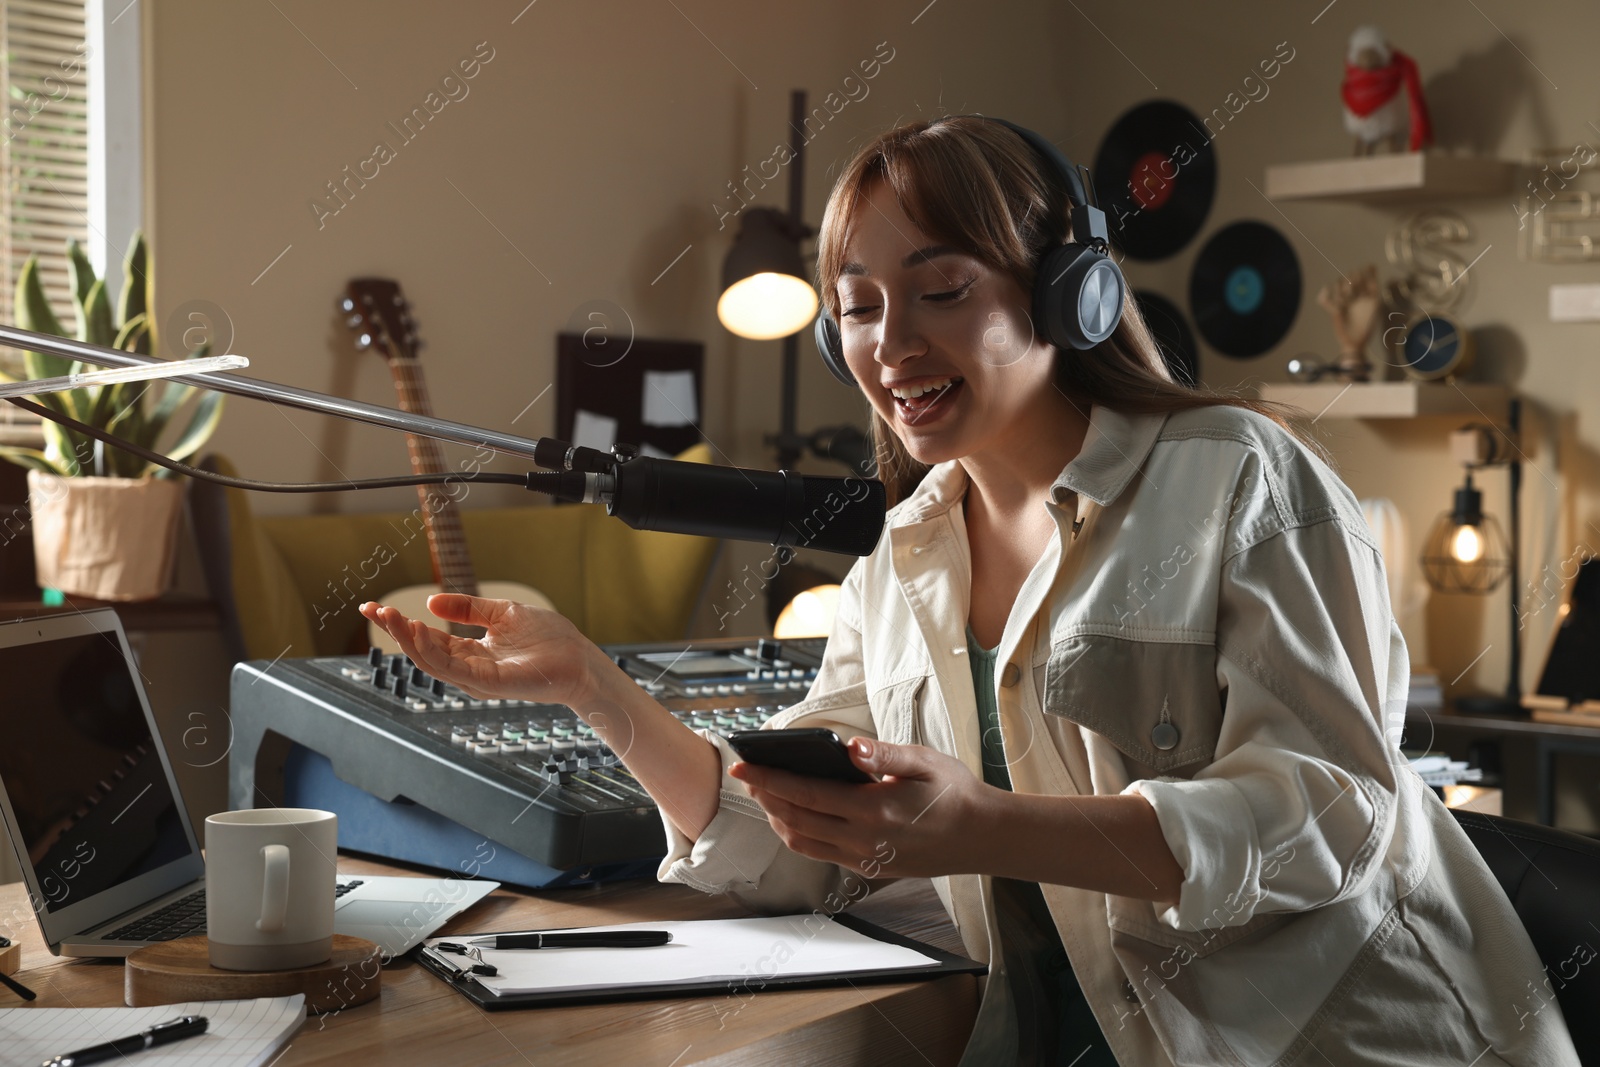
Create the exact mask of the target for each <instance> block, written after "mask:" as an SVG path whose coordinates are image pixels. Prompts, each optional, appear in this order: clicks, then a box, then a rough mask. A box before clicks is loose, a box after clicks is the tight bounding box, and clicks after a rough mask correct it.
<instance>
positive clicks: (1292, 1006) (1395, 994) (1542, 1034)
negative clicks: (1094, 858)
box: [660, 406, 1577, 1067]
mask: <svg viewBox="0 0 1600 1067" xmlns="http://www.w3.org/2000/svg"><path fill="white" fill-rule="evenodd" d="M965 489H966V477H965V474H964V472H963V471H962V469H961V468H960V466H959V465H957V464H955V463H947V464H942V465H940V466H938V467H936V468H935V469H934V470H933V471H931V472H930V473H929V475H928V477H927V478H926V479H925V480H924V482H923V483H922V485H921V486H920V487H919V488H918V489H917V490H916V491H915V492H914V493H913V494H912V495H911V496H910V497H909V498H908V499H907V500H905V501H904V502H902V503H901V504H900V505H899V506H898V507H896V508H895V509H894V510H893V511H892V512H891V514H890V520H889V523H888V528H887V529H886V531H885V533H884V539H883V542H882V543H880V545H879V546H878V548H877V550H876V551H875V552H874V553H873V554H872V555H871V556H869V557H867V558H865V559H863V560H861V561H860V562H859V563H858V564H857V565H856V566H855V567H854V568H853V569H852V570H851V572H850V574H849V576H848V577H847V578H846V580H845V583H844V592H843V595H842V597H841V602H840V607H839V615H838V619H837V622H836V624H835V627H834V631H833V634H832V636H831V637H830V638H829V641H828V646H827V655H826V661H825V663H824V665H823V667H822V669H821V672H820V673H819V675H818V677H817V680H816V683H815V684H814V685H813V687H812V689H811V692H810V694H809V695H808V697H807V698H806V699H805V700H804V701H802V702H801V703H799V704H796V705H794V706H793V707H791V708H789V709H788V710H787V711H785V712H784V713H782V714H781V715H779V716H777V717H776V718H774V719H773V720H772V721H771V722H770V723H768V726H770V727H789V726H827V727H830V728H832V729H834V730H835V731H837V732H838V733H839V735H840V736H841V737H846V738H848V737H851V736H854V735H866V736H872V737H879V738H883V739H885V740H888V741H893V742H899V743H914V744H923V745H929V746H932V747H933V748H936V749H938V750H940V751H942V752H946V753H950V754H953V755H955V756H956V757H957V758H959V759H960V760H962V761H963V762H964V763H966V765H967V766H968V767H969V768H971V770H972V772H973V773H974V774H975V775H981V767H980V762H979V761H980V759H981V758H982V757H981V749H980V741H979V733H978V718H977V709H976V702H975V698H974V694H973V689H972V678H971V673H970V670H969V665H968V662H967V658H966V640H965V627H966V620H967V613H968V596H969V591H970V588H971V570H970V554H969V549H968V544H967V538H966V526H965V523H964V522H963V520H962V510H961V501H962V497H963V494H964V493H965ZM1044 506H1045V507H1047V508H1049V510H1050V512H1051V514H1052V515H1053V516H1054V517H1055V518H1056V520H1057V525H1058V529H1059V536H1058V537H1057V538H1056V540H1055V541H1054V542H1053V543H1052V545H1051V546H1050V547H1049V549H1047V551H1046V552H1045V553H1044V555H1043V557H1041V559H1040V560H1039V563H1038V564H1037V565H1036V566H1035V568H1034V569H1033V571H1032V573H1031V574H1030V575H1029V577H1028V579H1027V581H1026V582H1025V583H1024V585H1023V587H1022V590H1021V592H1020V593H1019V595H1018V597H1017V601H1016V604H1015V606H1014V608H1013V610H1012V613H1011V616H1010V618H1009V620H1008V622H1007V624H1006V628H1005V634H1004V637H1003V638H1002V640H1001V643H1000V647H999V658H998V660H997V663H998V664H1000V665H1001V666H1000V667H999V668H998V669H997V671H996V675H997V696H998V706H999V711H1000V718H1001V732H1002V735H1003V738H1004V743H1005V750H1006V754H1007V762H1008V764H1009V766H1010V772H1011V780H1012V783H1013V786H1014V788H1015V789H1016V790H1017V791H1018V792H1031V793H1041V794H1057V795H1088V794H1098V795H1111V794H1118V793H1127V792H1137V793H1139V794H1141V795H1142V796H1144V797H1145V798H1146V799H1147V800H1149V802H1150V803H1151V804H1152V805H1153V806H1154V808H1155V810H1156V814H1157V816H1158V818H1159V821H1160V824H1161V829H1162V832H1163V834H1164V835H1165V837H1166V840H1167V843H1168V845H1169V846H1170V847H1171V849H1172V853H1173V855H1174V856H1175V857H1176V858H1177V860H1178V863H1179V864H1180V865H1181V866H1182V868H1183V871H1184V882H1183V885H1182V889H1181V896H1180V898H1179V900H1178V903H1177V905H1176V907H1173V908H1168V909H1164V910H1163V909H1159V908H1158V907H1157V906H1155V905H1153V904H1151V903H1149V902H1146V901H1140V900H1134V899H1129V898H1124V897H1115V896H1107V895H1106V894H1102V893H1093V892H1089V891H1086V890H1081V889H1071V888H1066V887H1062V886H1050V885H1046V886H1044V887H1043V892H1044V896H1045V899H1046V901H1047V902H1048V904H1049V907H1050V912H1051V915H1052V916H1053V917H1054V919H1055V922H1056V927H1057V929H1058V930H1059V931H1060V934H1061V940H1062V944H1063V945H1064V946H1065V948H1066V950H1067V953H1068V955H1069V956H1070V958H1071V960H1072V966H1073V968H1074V970H1075V971H1076V973H1077V975H1078V979H1079V982H1080V983H1081V984H1082V986H1083V989H1084V992H1085V994H1086V995H1087V997H1088V999H1089V1002H1090V1004H1091V1005H1092V1007H1093V1008H1094V1011H1095V1015H1096V1017H1097V1018H1098V1019H1099V1022H1100V1026H1101V1028H1102V1030H1103V1031H1104V1032H1105V1035H1106V1037H1107V1039H1108V1040H1109V1041H1110V1043H1111V1047H1112V1049H1113V1051H1114V1052H1115V1053H1116V1055H1117V1057H1118V1059H1119V1060H1120V1062H1122V1063H1124V1064H1128V1065H1139V1067H1146V1065H1161V1064H1182V1065H1187V1064H1252V1065H1254V1064H1302V1063H1303V1064H1329V1063H1332V1064H1336V1065H1339V1067H1343V1065H1345V1064H1380V1063H1381V1064H1396V1063H1404V1064H1410V1065H1417V1064H1453V1065H1456V1067H1466V1065H1468V1064H1472V1065H1474V1067H1485V1065H1488V1064H1500V1063H1512V1064H1519V1065H1522V1064H1526V1065H1530V1067H1531V1065H1538V1067H1559V1065H1568V1064H1571V1065H1576V1064H1577V1057H1576V1056H1575V1054H1574V1053H1573V1051H1572V1047H1571V1041H1570V1039H1569V1037H1568V1035H1567V1031H1566V1026H1565V1023H1564V1022H1563V1020H1562V1018H1561V1015H1560V1011H1559V1008H1558V1007H1557V1006H1556V1005H1555V1004H1554V1003H1553V1002H1550V1003H1548V1004H1547V1001H1546V998H1542V997H1540V996H1539V995H1537V994H1538V991H1541V990H1542V989H1543V987H1544V974H1543V971H1542V969H1541V966H1540V962H1539V960H1538V958H1537V956H1536V955H1535V953H1534V950H1533V946H1532V944H1531V943H1530V942H1529V940H1528V938H1527V935H1526V934H1525V932H1524V931H1523V929H1522V926H1521V924H1520V923H1519V922H1518V920H1517V918H1516V915H1515V913H1514V912H1513V911H1512V909H1511V906H1510V903H1509V902H1508V901H1507V900H1506V898H1505V895H1504V894H1503V893H1502V892H1501V890H1500V888H1499V886H1498V885H1497V884H1496V883H1495V881H1494V879H1493V877H1492V875H1491V874H1490V873H1489V871H1488V869H1487V868H1486V867H1485V866H1484V864H1483V862H1482V861H1481V859H1480V858H1479V856H1478V854H1477V852H1476V850H1475V849H1474V848H1473V846H1472V844H1471V842H1470V841H1469V840H1468V839H1467V837H1466V836H1465V834H1464V833H1463V832H1462V831H1461V830H1460V828H1459V827H1458V826H1457V825H1456V824H1455V822H1454V819H1453V818H1452V817H1451V815H1450V814H1449V813H1448V811H1447V810H1446V809H1445V808H1444V806H1443V805H1442V804H1441V803H1440V802H1439V801H1438V799H1437V798H1436V797H1435V796H1434V794H1433V793H1432V792H1431V791H1430V790H1429V789H1427V788H1426V787H1425V786H1424V785H1423V784H1422V782H1421V780H1420V779H1419V778H1418V777H1417V776H1416V775H1415V774H1414V773H1412V772H1411V771H1410V769H1409V768H1408V767H1407V766H1406V764H1405V762H1404V760H1403V759H1402V758H1401V757H1400V756H1399V755H1398V753H1397V751H1396V742H1397V741H1398V738H1399V733H1400V729H1401V725H1402V723H1403V721H1404V717H1405V703H1406V693H1407V687H1408V685H1409V676H1410V668H1409V660H1408V657H1407V654H1406V647H1405V643H1404V641H1403V639H1402V638H1401V635H1400V630H1399V628H1398V626H1397V625H1396V624H1395V622H1394V618H1393V615H1392V613H1391V611H1390V607H1389V600H1388V590H1387V586H1386V584H1385V579H1384V572H1383V563H1382V559H1381V557H1380V556H1379V553H1378V549H1377V547H1376V546H1375V544H1374V543H1373V540H1372V537H1371V535H1370V533H1369V531H1368V528H1367V526H1366V523H1365V521H1364V520H1363V518H1362V515H1361V510H1360V508H1359V507H1358V505H1357V503H1356V501H1355V498H1354V497H1353V495H1352V494H1351V492H1350V490H1349V489H1348V488H1347V487H1346V486H1345V485H1344V483H1343V482H1341V481H1340V480H1339V479H1338V477H1337V476H1336V475H1335V474H1334V473H1333V472H1332V471H1330V470H1329V469H1328V467H1327V466H1326V465H1325V464H1323V463H1322V462H1321V461H1319V460H1317V459H1316V458H1315V457H1314V456H1312V455H1311V454H1310V453H1309V452H1308V451H1307V450H1306V449H1305V448H1304V447H1303V446H1302V445H1300V443H1299V442H1297V441H1296V440H1294V438H1292V437H1291V436H1290V435H1289V434H1287V433H1285V432H1284V431H1283V430H1282V429H1281V428H1280V427H1279V426H1277V424H1275V423H1273V422H1272V421H1271V420H1269V419H1266V418H1264V417H1261V416H1258V415H1256V414H1254V413H1252V412H1249V411H1245V410H1241V409H1237V408H1231V407H1225V406H1217V407H1209V408H1204V409H1200V410H1196V411H1190V412H1183V413H1178V414H1173V415H1171V416H1165V415H1123V414H1119V413H1117V412H1114V411H1111V410H1109V409H1107V408H1105V407H1101V406H1097V407H1095V408H1094V409H1093V411H1092V413H1091V419H1090V428H1089V432H1088V436H1087V438H1086V439H1085V441H1084V445H1083V448H1082V450H1081V452H1080V454H1079V455H1078V456H1077V458H1075V459H1074V460H1073V461H1072V462H1071V463H1070V464H1068V465H1067V467H1066V469H1065V470H1063V471H1062V473H1061V476H1060V477H1059V478H1058V479H1057V480H1056V483H1055V485H1054V486H1053V487H1052V489H1051V491H1050V500H1049V501H1048V502H1046V503H1044ZM708 736H710V737H711V739H712V740H713V742H714V743H716V744H717V745H718V748H719V749H720V750H721V752H722V756H723V760H724V767H725V768H726V767H727V766H728V765H730V764H731V763H732V762H733V761H734V760H735V758H736V757H735V756H734V754H733V753H732V751H731V750H729V749H728V748H727V746H726V743H725V742H722V741H720V740H719V739H717V738H716V737H715V736H714V735H708ZM721 797H722V803H721V808H720V810H719V812H718V814H717V815H716V817H715V818H714V819H713V821H712V822H711V824H710V825H709V826H708V827H707V828H706V831H705V832H704V833H703V834H702V835H701V836H700V838H699V840H698V841H697V842H694V843H693V844H692V845H691V843H690V842H689V841H688V840H687V839H686V838H684V837H683V836H682V835H681V834H678V833H677V832H676V831H675V830H674V829H673V827H672V824H671V823H670V822H668V823H666V826H667V833H668V836H669V839H670V848H671V852H670V854H669V855H668V856H667V858H666V859H665V860H664V861H663V863H662V865H661V870H660V877H661V879H662V880H664V881H676V882H683V883H685V884H688V885H692V886H695V887H696V888H699V889H702V890H704V891H707V892H713V893H717V892H732V893H734V894H736V895H737V896H738V897H740V898H741V899H742V900H744V901H745V902H747V903H748V904H749V905H751V906H752V907H755V908H757V909H758V910H763V911H799V910H811V909H815V910H819V911H822V912H824V913H832V912H836V911H838V910H841V909H842V908H844V907H846V906H848V905H849V904H850V903H851V902H852V901H855V900H859V899H861V897H862V896H863V895H864V894H865V893H866V891H867V887H866V884H865V881H864V878H863V875H865V876H869V877H870V876H874V875H876V874H878V873H879V872H878V871H877V870H875V869H868V870H866V871H846V870H843V869H841V868H838V867H835V866H833V865H831V864H823V863H819V862H816V861H813V860H809V859H805V858H803V857H800V856H798V855H796V854H794V853H791V852H789V851H788V850H787V849H786V848H784V847H783V846H782V844H781V843H780V842H779V840H778V839H777V837H776V835H775V834H774V833H773V832H772V830H771V828H770V827H769V826H768V825H767V823H766V821H765V819H764V817H763V816H762V813H761V811H760V809H759V808H758V807H757V806H756V805H755V804H754V802H752V801H751V800H750V798H749V796H748V794H747V793H746V792H745V791H744V788H743V786H742V785H741V784H740V783H739V782H738V781H737V780H735V779H733V778H729V777H726V775H725V776H724V781H723V785H722V794H721ZM891 844H892V842H891ZM1039 846H1040V847H1041V848H1044V847H1048V846H1049V842H1044V841H1041V842H1039ZM890 873H892V871H891V872H890ZM934 884H935V886H936V888H937V890H938V892H939V895H940V898H941V899H942V900H943V902H944V904H945V907H946V909H947V910H948V911H949V913H950V916H951V918H952V919H953V921H954V922H955V924H956V926H957V927H958V928H959V930H960V933H961V937H962V939H963V942H964V943H965V945H966V948H967V951H968V952H969V953H970V954H971V955H972V956H973V957H974V958H975V959H979V960H985V961H987V960H989V959H990V958H991V957H992V956H996V955H997V954H996V953H994V952H993V951H992V946H991V931H992V929H993V926H994V911H993V904H992V900H991V897H990V880H989V878H987V877H982V876H977V875H957V876H951V877H948V878H938V879H935V880H934ZM996 977H999V978H1000V979H1001V980H999V981H996V980H995V979H994V978H991V980H990V981H989V982H988V983H987V987H986V995H985V1002H984V1006H983V1008H982V1009H981V1010H980V1016H979V1025H978V1029H977V1033H976V1034H975V1036H974V1044H975V1045H976V1044H978V1043H980V1042H981V1041H983V1040H984V1039H985V1034H986V1032H988V1031H989V1030H991V1029H992V1028H993V1026H994V1025H996V1020H997V1019H999V1018H1002V1017H1003V1016H1004V1015H1005V1014H1006V1013H1005V1011H1003V1010H1002V1009H1004V1007H1005V1005H1004V1003H1003V998H1004V993H1003V986H1004V981H1003V976H996Z"/></svg>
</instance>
